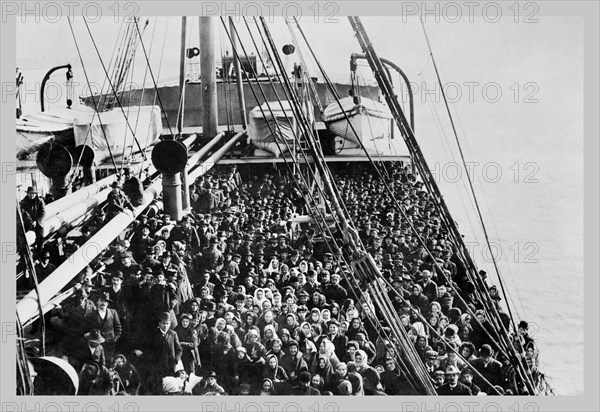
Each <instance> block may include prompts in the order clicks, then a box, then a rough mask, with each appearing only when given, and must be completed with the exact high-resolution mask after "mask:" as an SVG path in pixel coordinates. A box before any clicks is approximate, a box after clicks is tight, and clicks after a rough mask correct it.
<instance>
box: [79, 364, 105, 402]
mask: <svg viewBox="0 0 600 412" xmlns="http://www.w3.org/2000/svg"><path fill="white" fill-rule="evenodd" d="M77 395H104V396H106V395H114V388H113V381H112V375H111V373H110V371H109V370H108V368H107V367H106V366H104V365H100V364H99V363H98V362H87V363H86V364H85V365H83V368H82V369H81V372H79V388H78V389H77Z"/></svg>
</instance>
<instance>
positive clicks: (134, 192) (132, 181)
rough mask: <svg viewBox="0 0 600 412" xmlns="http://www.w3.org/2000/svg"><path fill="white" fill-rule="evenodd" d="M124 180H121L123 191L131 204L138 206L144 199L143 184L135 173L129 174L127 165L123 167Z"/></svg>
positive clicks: (129, 170)
mask: <svg viewBox="0 0 600 412" xmlns="http://www.w3.org/2000/svg"><path fill="white" fill-rule="evenodd" d="M123 174H124V177H125V181H124V182H123V192H124V193H125V194H126V195H127V197H128V198H129V200H130V201H131V204H133V205H134V206H139V205H141V204H142V201H143V200H144V186H143V185H142V181H141V180H140V179H139V178H138V177H137V176H135V175H132V174H131V169H129V168H128V167H126V168H124V169H123Z"/></svg>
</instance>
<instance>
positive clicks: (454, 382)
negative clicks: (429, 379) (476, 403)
mask: <svg viewBox="0 0 600 412" xmlns="http://www.w3.org/2000/svg"><path fill="white" fill-rule="evenodd" d="M459 375H460V370H459V369H458V368H457V367H456V366H448V368H446V376H445V378H446V383H444V384H443V385H442V386H440V387H439V388H437V394H438V395H440V396H448V395H453V396H472V395H473V393H471V389H469V388H468V387H467V386H466V385H464V384H462V383H460V382H459V381H458V377H459Z"/></svg>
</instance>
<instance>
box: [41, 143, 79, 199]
mask: <svg viewBox="0 0 600 412" xmlns="http://www.w3.org/2000/svg"><path fill="white" fill-rule="evenodd" d="M36 163H37V167H38V169H39V170H40V171H41V172H42V173H43V174H44V176H46V177H48V178H49V179H50V193H52V195H53V196H54V199H60V198H61V197H63V196H65V195H66V194H67V193H68V192H69V185H68V182H67V176H68V175H69V172H70V171H71V167H73V157H72V156H71V154H70V153H69V151H68V150H67V149H66V148H65V147H64V146H61V145H59V144H53V145H44V146H42V148H41V149H40V150H38V153H37V157H36Z"/></svg>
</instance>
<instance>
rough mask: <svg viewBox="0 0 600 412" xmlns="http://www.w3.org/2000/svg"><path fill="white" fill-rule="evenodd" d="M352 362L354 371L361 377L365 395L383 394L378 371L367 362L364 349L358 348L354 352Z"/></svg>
mask: <svg viewBox="0 0 600 412" xmlns="http://www.w3.org/2000/svg"><path fill="white" fill-rule="evenodd" d="M354 363H355V364H356V371H357V372H358V373H359V374H360V376H362V378H363V389H364V391H365V395H385V392H383V387H382V386H381V382H380V379H379V372H377V369H375V368H374V367H372V366H370V365H369V364H368V363H367V354H366V352H365V351H364V350H362V349H359V350H358V351H357V352H356V354H355V355H354Z"/></svg>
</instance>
